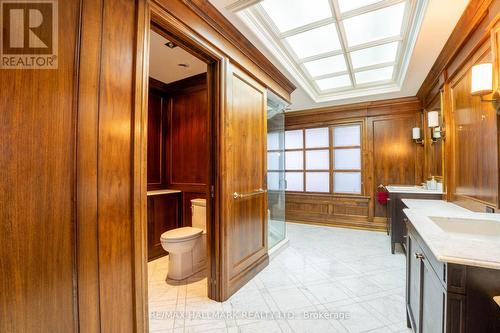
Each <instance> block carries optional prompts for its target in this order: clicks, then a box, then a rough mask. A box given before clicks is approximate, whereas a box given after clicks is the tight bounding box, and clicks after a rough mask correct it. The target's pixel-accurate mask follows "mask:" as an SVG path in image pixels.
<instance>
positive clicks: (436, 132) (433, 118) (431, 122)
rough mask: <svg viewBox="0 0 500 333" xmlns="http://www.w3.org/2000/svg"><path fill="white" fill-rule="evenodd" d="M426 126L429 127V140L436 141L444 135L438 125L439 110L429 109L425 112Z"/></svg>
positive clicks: (443, 131)
mask: <svg viewBox="0 0 500 333" xmlns="http://www.w3.org/2000/svg"><path fill="white" fill-rule="evenodd" d="M427 126H428V127H429V128H430V129H431V141H432V142H434V143H435V142H437V141H438V140H440V139H443V138H444V137H445V130H444V129H442V128H441V126H440V125H439V112H438V111H430V112H428V113H427Z"/></svg>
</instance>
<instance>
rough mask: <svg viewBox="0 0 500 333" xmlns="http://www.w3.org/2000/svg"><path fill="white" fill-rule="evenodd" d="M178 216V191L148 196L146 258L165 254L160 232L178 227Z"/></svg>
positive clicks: (179, 204) (179, 199)
mask: <svg viewBox="0 0 500 333" xmlns="http://www.w3.org/2000/svg"><path fill="white" fill-rule="evenodd" d="M180 218H181V195H180V193H173V194H164V195H155V196H149V197H148V260H152V259H155V258H158V257H161V256H163V255H166V254H167V252H165V250H164V249H163V247H162V245H161V239H160V237H161V234H163V233H164V232H166V231H169V230H172V229H175V228H178V227H180Z"/></svg>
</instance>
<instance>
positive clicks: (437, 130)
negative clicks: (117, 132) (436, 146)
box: [432, 127, 441, 139]
mask: <svg viewBox="0 0 500 333" xmlns="http://www.w3.org/2000/svg"><path fill="white" fill-rule="evenodd" d="M432 138H433V139H440V138H441V128H440V127H435V128H434V129H433V130H432Z"/></svg>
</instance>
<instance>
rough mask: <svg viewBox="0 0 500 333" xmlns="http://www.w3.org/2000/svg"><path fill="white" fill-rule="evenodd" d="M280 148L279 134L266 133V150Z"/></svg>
mask: <svg viewBox="0 0 500 333" xmlns="http://www.w3.org/2000/svg"><path fill="white" fill-rule="evenodd" d="M279 149H281V147H280V133H279V132H274V133H273V132H271V133H267V150H279Z"/></svg>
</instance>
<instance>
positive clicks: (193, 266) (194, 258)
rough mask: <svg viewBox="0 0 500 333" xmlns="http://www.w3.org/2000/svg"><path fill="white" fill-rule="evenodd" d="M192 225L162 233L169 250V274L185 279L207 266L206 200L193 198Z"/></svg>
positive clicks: (165, 246)
mask: <svg viewBox="0 0 500 333" xmlns="http://www.w3.org/2000/svg"><path fill="white" fill-rule="evenodd" d="M191 213H192V225H193V226H192V227H183V228H177V229H173V230H170V231H167V232H165V233H163V234H162V235H161V238H160V239H161V245H162V247H163V249H165V251H168V253H169V258H168V274H167V278H169V279H172V280H183V279H185V278H187V277H189V276H191V275H193V274H195V273H197V272H199V271H201V270H203V269H204V268H205V265H206V261H207V246H206V244H207V219H206V200H205V199H193V200H191Z"/></svg>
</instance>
